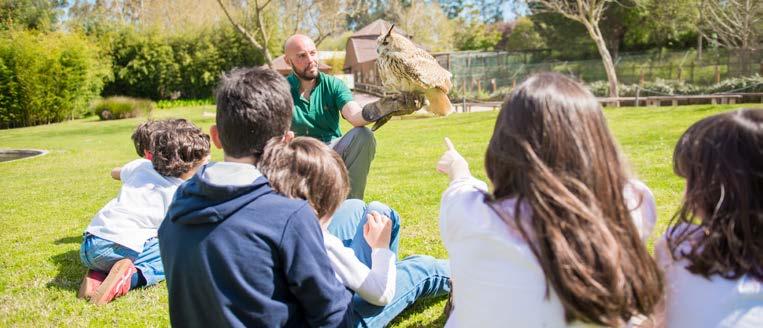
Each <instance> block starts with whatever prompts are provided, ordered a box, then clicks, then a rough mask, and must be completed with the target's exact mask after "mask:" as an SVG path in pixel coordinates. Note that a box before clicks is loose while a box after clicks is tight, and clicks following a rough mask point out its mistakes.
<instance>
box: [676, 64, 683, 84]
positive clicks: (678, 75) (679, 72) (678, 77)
mask: <svg viewBox="0 0 763 328" xmlns="http://www.w3.org/2000/svg"><path fill="white" fill-rule="evenodd" d="M682 72H683V70H682V69H681V66H678V72H677V73H678V74H677V76H676V80H679V81H681V73H682Z"/></svg>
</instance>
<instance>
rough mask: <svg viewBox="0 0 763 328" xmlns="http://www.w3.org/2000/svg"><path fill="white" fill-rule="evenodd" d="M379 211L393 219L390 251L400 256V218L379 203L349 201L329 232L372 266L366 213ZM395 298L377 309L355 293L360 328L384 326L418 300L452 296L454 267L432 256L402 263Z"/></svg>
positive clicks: (411, 257) (339, 212)
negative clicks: (450, 294)
mask: <svg viewBox="0 0 763 328" xmlns="http://www.w3.org/2000/svg"><path fill="white" fill-rule="evenodd" d="M370 211H376V212H378V213H379V214H382V215H385V216H387V217H389V218H390V220H392V238H390V250H391V251H392V252H394V253H395V254H397V249H398V245H399V243H400V236H399V233H400V216H399V215H398V214H397V212H395V211H394V210H393V209H391V208H389V206H387V205H384V204H382V203H379V202H371V203H369V204H368V205H366V204H365V203H364V202H363V201H361V200H358V199H348V200H346V201H345V202H344V203H343V204H342V206H340V207H339V209H338V210H337V211H336V213H334V216H333V220H332V221H331V224H329V227H328V230H329V232H331V234H333V235H334V236H336V237H338V238H339V239H340V240H342V242H343V243H344V245H345V246H346V247H350V248H352V250H353V251H354V252H355V255H356V256H357V257H358V259H359V260H360V261H361V262H363V263H364V264H366V265H367V266H368V267H369V268H370V267H371V247H370V246H369V245H368V243H367V242H366V239H365V238H364V237H363V225H365V223H366V214H367V213H368V212H370ZM396 268H397V281H396V283H395V286H396V287H395V296H394V298H393V299H392V301H391V302H390V303H389V304H387V305H386V306H377V305H373V304H371V303H368V302H366V301H365V300H363V299H362V298H361V297H360V296H359V295H357V294H355V295H354V296H353V298H352V305H353V311H354V321H355V322H354V325H355V326H356V327H384V326H386V325H387V324H389V323H390V322H391V321H392V320H393V319H395V317H396V316H398V315H399V314H400V313H402V312H403V311H404V310H405V309H406V308H407V307H408V306H410V305H411V304H413V303H414V302H416V300H418V299H421V298H424V297H436V296H441V295H447V294H448V293H450V288H451V286H450V264H449V262H448V261H447V260H437V259H435V258H433V257H431V256H422V255H415V256H409V257H407V258H405V259H403V260H402V261H398V262H397V264H396Z"/></svg>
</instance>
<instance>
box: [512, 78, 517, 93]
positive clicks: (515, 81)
mask: <svg viewBox="0 0 763 328" xmlns="http://www.w3.org/2000/svg"><path fill="white" fill-rule="evenodd" d="M516 87H517V79H512V80H511V91H514V88H516Z"/></svg>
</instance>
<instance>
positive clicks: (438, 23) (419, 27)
mask: <svg viewBox="0 0 763 328" xmlns="http://www.w3.org/2000/svg"><path fill="white" fill-rule="evenodd" d="M397 23H398V25H399V26H400V27H401V28H402V29H403V30H404V31H407V32H408V33H410V34H411V39H412V40H413V41H414V42H416V43H418V44H420V45H422V46H424V47H425V48H426V49H427V50H429V51H446V50H451V47H452V44H453V26H452V23H451V21H449V20H448V17H447V16H446V15H445V13H444V12H443V11H442V8H440V5H439V4H438V3H437V2H429V3H425V2H423V1H421V0H414V1H413V2H412V3H411V5H410V7H408V8H406V9H405V10H404V12H403V14H402V15H401V17H400V20H399V21H398V22H397Z"/></svg>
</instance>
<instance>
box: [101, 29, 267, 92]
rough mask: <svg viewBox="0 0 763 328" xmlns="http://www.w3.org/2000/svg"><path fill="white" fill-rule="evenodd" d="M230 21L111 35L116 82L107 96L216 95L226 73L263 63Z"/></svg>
mask: <svg viewBox="0 0 763 328" xmlns="http://www.w3.org/2000/svg"><path fill="white" fill-rule="evenodd" d="M229 25H230V24H227V23H223V24H221V25H220V26H218V27H214V28H210V29H205V30H201V31H195V30H192V31H189V32H184V33H179V34H165V33H162V32H160V31H158V30H152V29H146V30H141V31H137V30H135V29H133V28H130V27H126V28H123V29H120V30H118V31H116V32H114V34H113V35H109V36H108V37H109V38H110V39H111V42H110V43H109V45H108V47H109V52H110V57H111V60H112V66H113V71H114V80H113V81H110V82H109V83H108V84H107V85H106V86H105V88H104V91H103V95H104V96H111V95H125V96H131V97H139V98H149V99H153V100H160V99H178V98H180V99H203V98H211V97H212V91H213V90H214V88H215V86H216V85H217V82H218V81H219V78H220V75H221V74H222V73H223V72H226V71H229V70H230V69H232V68H234V67H248V66H259V65H261V64H262V63H263V56H262V54H261V53H260V52H258V51H257V50H255V49H254V48H253V47H252V46H251V45H250V44H249V43H248V42H247V41H246V40H245V39H243V38H242V37H241V36H240V35H239V34H238V33H237V32H236V31H235V30H233V29H232V27H230V26H229Z"/></svg>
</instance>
